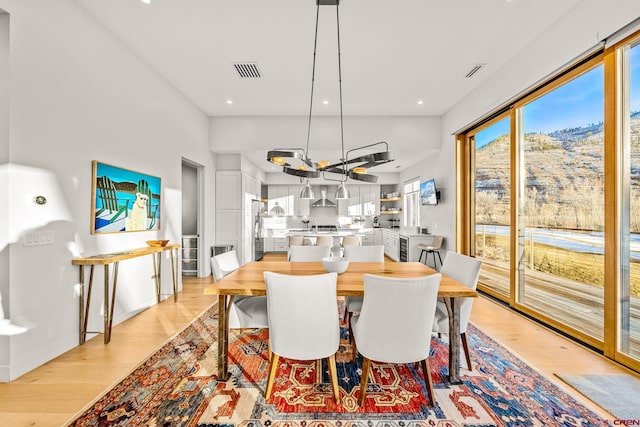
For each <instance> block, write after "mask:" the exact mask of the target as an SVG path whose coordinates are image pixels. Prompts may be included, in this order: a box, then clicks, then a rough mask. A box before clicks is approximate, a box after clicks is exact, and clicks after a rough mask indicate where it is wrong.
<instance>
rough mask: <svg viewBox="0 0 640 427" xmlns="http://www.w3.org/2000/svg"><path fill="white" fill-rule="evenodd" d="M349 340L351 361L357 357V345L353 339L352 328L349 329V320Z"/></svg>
mask: <svg viewBox="0 0 640 427" xmlns="http://www.w3.org/2000/svg"><path fill="white" fill-rule="evenodd" d="M349 342H351V351H352V352H353V353H352V354H351V361H353V362H355V361H356V360H357V359H358V345H357V344H356V340H355V339H353V330H352V329H351V322H349Z"/></svg>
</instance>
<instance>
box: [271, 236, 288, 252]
mask: <svg viewBox="0 0 640 427" xmlns="http://www.w3.org/2000/svg"><path fill="white" fill-rule="evenodd" d="M273 251H274V252H287V238H286V237H274V238H273Z"/></svg>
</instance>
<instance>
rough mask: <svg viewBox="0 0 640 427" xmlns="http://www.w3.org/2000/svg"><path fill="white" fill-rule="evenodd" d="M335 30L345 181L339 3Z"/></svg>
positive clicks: (344, 162) (344, 164)
mask: <svg viewBox="0 0 640 427" xmlns="http://www.w3.org/2000/svg"><path fill="white" fill-rule="evenodd" d="M336 28H337V33H338V87H339V88H340V143H341V145H342V170H343V171H344V176H345V181H346V176H347V164H346V161H347V159H346V158H345V156H344V126H343V120H342V65H341V59H340V2H339V1H337V2H336Z"/></svg>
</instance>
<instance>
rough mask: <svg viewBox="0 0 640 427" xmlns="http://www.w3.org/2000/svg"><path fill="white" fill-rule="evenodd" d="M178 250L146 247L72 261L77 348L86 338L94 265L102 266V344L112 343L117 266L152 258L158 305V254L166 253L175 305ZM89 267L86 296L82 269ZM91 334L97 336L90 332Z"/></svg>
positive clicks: (175, 245)
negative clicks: (76, 278)
mask: <svg viewBox="0 0 640 427" xmlns="http://www.w3.org/2000/svg"><path fill="white" fill-rule="evenodd" d="M178 248H180V245H179V244H177V243H173V244H168V245H166V246H158V247H154V246H147V247H144V248H136V249H129V250H126V251H121V252H113V253H109V254H100V255H94V256H90V257H86V258H74V259H72V260H71V264H73V265H77V266H79V267H80V297H79V298H78V299H79V301H80V309H79V313H80V344H84V342H85V341H86V338H87V332H88V331H87V321H88V320H87V319H88V317H89V306H90V305H91V289H92V287H93V268H94V267H95V266H96V265H104V343H105V344H107V343H108V342H109V341H110V340H111V325H112V324H113V307H114V305H115V297H116V286H117V284H118V265H119V264H120V261H122V260H126V259H131V258H137V257H141V256H145V255H151V256H152V258H153V273H154V279H155V284H156V299H157V302H158V303H160V285H161V281H160V273H161V262H160V261H161V258H160V256H161V254H162V252H165V251H170V253H171V277H172V279H173V300H174V301H175V302H177V301H178V265H177V260H178ZM110 264H113V286H112V285H111V283H110V281H109V276H110V274H109V265H110ZM85 265H88V266H91V269H90V273H89V288H88V290H87V293H86V295H87V296H86V301H85V291H84V266H85ZM110 289H111V301H109V290H110ZM91 333H99V332H93V331H91Z"/></svg>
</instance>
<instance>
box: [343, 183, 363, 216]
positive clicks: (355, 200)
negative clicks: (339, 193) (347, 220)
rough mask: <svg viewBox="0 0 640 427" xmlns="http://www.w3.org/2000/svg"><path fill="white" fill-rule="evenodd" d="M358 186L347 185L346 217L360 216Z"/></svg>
mask: <svg viewBox="0 0 640 427" xmlns="http://www.w3.org/2000/svg"><path fill="white" fill-rule="evenodd" d="M360 187H361V186H360V185H347V189H348V190H349V195H350V197H349V199H348V200H346V202H347V215H348V216H360V215H362V205H361V204H360Z"/></svg>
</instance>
